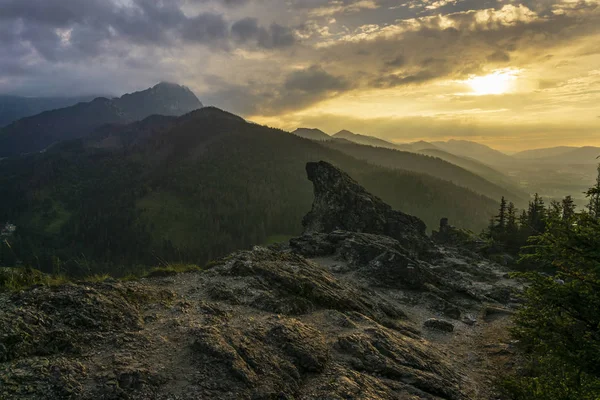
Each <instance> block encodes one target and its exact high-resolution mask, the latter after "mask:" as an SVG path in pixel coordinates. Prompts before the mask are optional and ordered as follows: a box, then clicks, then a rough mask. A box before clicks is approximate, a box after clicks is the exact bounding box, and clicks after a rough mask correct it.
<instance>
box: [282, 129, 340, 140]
mask: <svg viewBox="0 0 600 400" xmlns="http://www.w3.org/2000/svg"><path fill="white" fill-rule="evenodd" d="M292 134H293V135H296V136H300V137H302V138H304V139H310V140H317V141H329V140H331V136H329V135H328V134H326V133H325V132H323V131H322V130H320V129H317V128H298V129H296V130H295V131H293V132H292Z"/></svg>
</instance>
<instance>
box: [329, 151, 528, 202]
mask: <svg viewBox="0 0 600 400" xmlns="http://www.w3.org/2000/svg"><path fill="white" fill-rule="evenodd" d="M326 145H327V146H328V147H330V148H333V149H336V150H339V151H341V152H343V153H346V154H349V155H351V156H353V157H356V158H358V159H361V160H365V161H368V162H370V163H372V164H375V165H380V166H382V167H386V168H392V169H401V170H406V171H412V172H417V173H422V174H427V175H431V176H434V177H437V178H440V179H444V180H447V181H451V182H453V183H454V184H456V185H458V186H462V187H465V188H469V189H471V190H473V191H475V192H477V193H480V194H483V195H485V196H488V197H491V198H501V197H502V196H505V197H506V198H509V199H511V201H514V202H515V203H517V204H526V202H527V200H528V197H529V196H528V195H527V194H526V193H524V192H522V191H520V190H519V189H517V188H514V187H512V188H507V187H506V186H504V187H503V186H500V185H497V184H494V183H492V182H490V181H488V180H486V179H484V178H483V177H481V176H479V175H477V174H475V173H473V172H470V171H469V170H467V169H463V168H461V167H460V166H457V165H455V164H454V163H451V162H447V161H445V160H443V159H441V158H438V157H432V156H427V155H422V154H416V153H412V152H406V151H398V150H391V149H386V148H382V147H373V146H363V145H359V144H354V143H349V142H347V141H344V142H340V141H334V142H330V143H327V144H326ZM456 158H459V157H456Z"/></svg>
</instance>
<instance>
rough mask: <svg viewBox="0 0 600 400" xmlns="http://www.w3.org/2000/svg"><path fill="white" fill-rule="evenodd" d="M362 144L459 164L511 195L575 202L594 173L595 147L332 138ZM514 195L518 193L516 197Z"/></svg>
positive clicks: (580, 200)
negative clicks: (505, 149) (515, 147)
mask: <svg viewBox="0 0 600 400" xmlns="http://www.w3.org/2000/svg"><path fill="white" fill-rule="evenodd" d="M336 137H339V138H343V139H344V140H345V141H350V142H354V143H359V144H363V145H368V146H373V147H380V148H387V149H394V150H400V151H408V152H413V153H419V154H425V155H429V156H432V157H435V158H440V159H442V160H445V161H448V162H450V163H452V164H454V165H457V166H460V167H461V168H463V169H466V170H468V171H470V172H472V173H474V174H476V175H479V176H480V177H483V178H485V179H486V180H488V181H490V182H491V183H493V184H495V185H498V186H501V187H503V188H505V189H508V190H509V191H510V192H512V193H519V192H521V193H522V192H524V191H525V192H528V193H538V194H540V195H541V196H542V197H545V198H546V199H555V200H560V199H562V198H563V197H565V196H567V195H571V196H573V197H574V198H575V199H576V201H577V204H578V205H579V206H583V205H585V204H586V202H587V199H586V197H585V195H584V194H583V193H584V192H585V191H586V190H587V188H588V187H589V186H590V185H591V184H593V182H594V181H595V179H596V175H597V168H596V167H597V163H598V160H597V158H596V157H598V156H599V155H600V148H599V147H592V146H587V147H568V146H562V147H554V148H546V149H536V150H527V151H523V152H520V153H516V154H512V155H509V154H505V153H502V152H500V151H498V150H496V149H493V148H491V147H489V146H486V145H483V144H480V143H477V142H472V141H466V140H449V141H434V142H426V141H419V142H414V143H404V144H396V143H392V142H388V141H386V140H383V139H380V138H375V137H372V136H368V135H359V134H355V133H352V132H350V131H347V130H343V131H341V133H340V135H339V136H337V135H333V138H336ZM517 197H518V196H517Z"/></svg>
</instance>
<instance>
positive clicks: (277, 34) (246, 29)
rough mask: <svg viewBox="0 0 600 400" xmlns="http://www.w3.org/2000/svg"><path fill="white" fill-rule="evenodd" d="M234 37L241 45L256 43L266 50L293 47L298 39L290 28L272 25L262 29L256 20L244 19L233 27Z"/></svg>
mask: <svg viewBox="0 0 600 400" xmlns="http://www.w3.org/2000/svg"><path fill="white" fill-rule="evenodd" d="M231 33H232V36H233V37H234V38H235V39H236V40H237V41H238V42H240V43H250V42H251V43H255V44H257V45H258V46H260V47H263V48H265V49H272V48H276V47H288V46H292V45H293V44H294V43H295V42H296V38H295V37H294V34H293V32H292V30H291V29H290V28H287V27H285V26H281V25H279V24H275V23H274V24H272V25H271V26H270V27H269V28H264V27H261V26H260V25H259V23H258V19H256V18H244V19H241V20H239V21H237V22H236V23H234V24H233V25H232V27H231Z"/></svg>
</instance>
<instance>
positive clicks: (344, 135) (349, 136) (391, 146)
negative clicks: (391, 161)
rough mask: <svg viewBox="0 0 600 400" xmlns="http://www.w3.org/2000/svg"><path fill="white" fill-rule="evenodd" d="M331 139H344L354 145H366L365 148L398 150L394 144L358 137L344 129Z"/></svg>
mask: <svg viewBox="0 0 600 400" xmlns="http://www.w3.org/2000/svg"><path fill="white" fill-rule="evenodd" d="M333 137H334V138H336V139H345V140H348V141H350V142H354V143H357V144H362V145H366V146H374V147H385V148H388V149H394V150H397V149H398V146H397V145H396V144H394V143H392V142H388V141H387V140H384V139H379V138H376V137H374V136H368V135H360V134H357V133H354V132H350V131H349V130H346V129H344V130H341V131H339V132H338V133H336V134H335V135H333Z"/></svg>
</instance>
